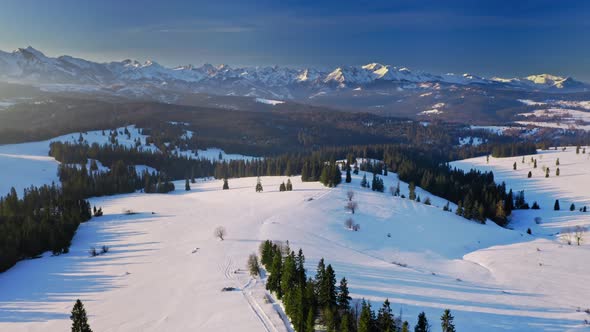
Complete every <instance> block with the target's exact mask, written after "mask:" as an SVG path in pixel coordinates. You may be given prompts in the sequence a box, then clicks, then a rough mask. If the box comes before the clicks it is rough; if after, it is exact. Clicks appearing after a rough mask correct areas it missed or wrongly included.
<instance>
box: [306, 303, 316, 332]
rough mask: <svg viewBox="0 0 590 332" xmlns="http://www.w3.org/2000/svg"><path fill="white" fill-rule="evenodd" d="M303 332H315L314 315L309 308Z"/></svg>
mask: <svg viewBox="0 0 590 332" xmlns="http://www.w3.org/2000/svg"><path fill="white" fill-rule="evenodd" d="M305 332H315V315H314V314H313V309H312V308H309V311H308V312H307V319H306V320H305Z"/></svg>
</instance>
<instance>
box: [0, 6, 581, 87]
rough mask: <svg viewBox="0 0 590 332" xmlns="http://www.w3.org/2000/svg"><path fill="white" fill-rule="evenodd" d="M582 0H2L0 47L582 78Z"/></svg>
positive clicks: (177, 60)
mask: <svg viewBox="0 0 590 332" xmlns="http://www.w3.org/2000/svg"><path fill="white" fill-rule="evenodd" d="M589 36H590V2H589V1H583V0H580V1H569V0H560V1H556V0H551V1H545V0H536V1H517V0H512V1H503V0H496V1H486V0H430V1H422V0H389V1H330V0H327V1H320V0H317V1H308V0H300V1H294V0H282V1H281V0H276V1H267V0H262V1H255V0H254V1H246V0H242V1H236V0H232V1H223V0H217V1H179V0H168V1H155V0H142V1H139V0H137V1H133V0H129V1H127V0H126V1H115V0H101V1H90V0H51V1H41V0H39V1H32V0H3V1H2V2H1V3H0V49H2V50H12V49H15V48H17V47H24V46H27V45H32V46H33V47H35V48H38V49H40V50H42V51H44V52H45V53H47V54H49V55H52V56H54V55H61V54H70V55H73V56H78V57H84V58H89V59H92V60H98V61H109V60H121V59H125V58H134V59H138V60H142V61H143V60H146V59H153V60H155V61H158V62H159V63H161V64H164V65H169V66H174V65H179V64H187V63H192V64H196V65H199V64H202V63H207V62H208V63H214V64H218V63H228V64H234V65H265V64H269V65H272V64H278V65H291V66H309V65H314V66H325V67H332V66H337V65H343V64H364V63H369V62H381V63H387V64H393V65H400V66H407V67H410V68H414V69H420V70H426V71H432V72H435V73H442V72H472V73H476V74H482V75H491V74H497V75H504V76H512V75H519V76H521V75H528V74H531V73H540V72H550V73H554V74H560V75H572V76H574V77H577V78H580V79H584V80H587V81H589V80H590V37H589Z"/></svg>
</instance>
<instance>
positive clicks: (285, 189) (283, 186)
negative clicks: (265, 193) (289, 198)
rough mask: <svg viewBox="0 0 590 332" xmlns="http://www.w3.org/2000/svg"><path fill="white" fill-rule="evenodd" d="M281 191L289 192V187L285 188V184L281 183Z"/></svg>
mask: <svg viewBox="0 0 590 332" xmlns="http://www.w3.org/2000/svg"><path fill="white" fill-rule="evenodd" d="M279 191H287V186H285V182H283V183H281V185H280V186H279Z"/></svg>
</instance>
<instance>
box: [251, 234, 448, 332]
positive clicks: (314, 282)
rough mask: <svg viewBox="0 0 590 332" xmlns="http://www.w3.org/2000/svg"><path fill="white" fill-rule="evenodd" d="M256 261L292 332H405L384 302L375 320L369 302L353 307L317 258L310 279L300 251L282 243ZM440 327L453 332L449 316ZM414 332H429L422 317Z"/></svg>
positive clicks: (266, 247)
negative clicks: (289, 323) (265, 272)
mask: <svg viewBox="0 0 590 332" xmlns="http://www.w3.org/2000/svg"><path fill="white" fill-rule="evenodd" d="M260 257H261V258H260V262H261V263H262V266H263V267H264V268H265V269H266V271H267V272H268V273H269V276H268V279H267V282H266V289H267V290H269V291H270V292H272V293H273V294H274V295H275V296H276V297H277V298H278V299H279V300H281V301H282V303H283V305H284V309H285V313H286V314H287V316H288V317H289V320H290V321H291V324H292V325H293V327H294V329H295V331H297V332H307V331H310V332H312V331H316V330H326V331H341V332H398V331H409V330H408V326H409V324H408V322H407V321H402V317H396V316H395V315H394V314H393V309H392V307H391V303H390V302H389V300H387V299H386V300H385V301H384V302H383V304H382V305H381V307H380V308H379V309H378V310H377V315H375V311H374V310H373V307H372V306H371V303H370V302H368V301H366V300H364V299H362V300H361V302H360V305H359V304H358V303H353V300H352V298H351V297H350V291H349V288H348V281H347V280H346V277H343V278H341V279H340V281H337V278H336V271H334V268H333V267H332V265H330V264H326V262H325V261H324V259H323V258H322V259H320V261H319V262H318V265H317V268H316V273H315V276H313V277H311V276H308V275H307V271H306V269H305V256H304V254H303V251H302V250H301V249H299V251H298V252H297V253H295V251H292V250H291V248H290V247H289V242H288V241H287V242H286V243H280V242H272V241H270V240H266V241H264V242H263V243H261V245H260ZM441 323H442V326H446V328H447V331H454V323H453V317H452V315H451V314H450V311H449V310H445V314H444V315H443V316H442V317H441ZM316 328H317V329H316ZM404 328H406V330H404ZM449 328H452V330H449ZM414 330H415V331H419V332H426V331H429V324H428V320H427V318H426V315H425V314H424V313H423V312H422V313H421V314H420V315H419V316H418V321H417V324H416V326H415V329H414Z"/></svg>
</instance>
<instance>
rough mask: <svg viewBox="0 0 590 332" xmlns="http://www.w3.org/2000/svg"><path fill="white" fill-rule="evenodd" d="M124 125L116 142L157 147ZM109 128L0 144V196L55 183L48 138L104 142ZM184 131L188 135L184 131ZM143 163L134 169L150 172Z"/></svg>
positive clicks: (213, 156) (209, 153)
mask: <svg viewBox="0 0 590 332" xmlns="http://www.w3.org/2000/svg"><path fill="white" fill-rule="evenodd" d="M124 129H125V127H122V128H117V129H116V131H117V132H118V133H119V134H118V135H117V143H118V144H119V145H123V146H126V147H129V148H131V147H134V146H135V141H136V140H137V139H138V140H139V141H140V142H141V146H140V147H139V148H140V149H141V150H143V151H158V148H157V147H156V146H154V145H153V144H151V145H147V144H146V138H147V136H146V135H142V134H141V132H140V129H138V128H136V127H135V126H127V130H128V131H129V134H130V135H129V137H128V136H127V135H125V134H124ZM109 133H110V131H109V130H105V131H104V134H103V131H101V130H97V131H89V132H84V133H72V134H66V135H63V136H59V137H55V138H52V139H50V140H46V141H41V142H30V143H20V144H6V145H0V170H1V172H0V196H4V195H5V194H6V193H8V192H9V191H10V188H11V187H14V188H15V189H16V191H17V193H18V194H19V195H22V193H23V190H24V189H25V188H28V187H30V186H31V185H36V186H40V185H43V184H51V183H52V182H55V183H56V184H59V179H58V177H57V168H58V165H59V162H57V161H56V160H55V159H54V158H53V157H49V156H48V155H49V145H50V143H51V142H71V143H78V142H80V137H82V140H83V142H85V143H87V144H93V143H97V144H100V145H103V144H108V143H109V142H110V141H109ZM185 135H192V133H191V132H190V131H187V132H186V133H185ZM176 152H177V153H178V154H179V155H183V156H187V157H190V158H203V159H209V160H220V154H221V160H238V159H247V160H250V159H253V158H254V157H250V156H243V155H240V154H227V153H225V152H224V151H223V150H221V149H217V148H207V149H204V150H197V153H196V154H195V153H194V152H193V151H182V150H180V149H178V148H177V150H176ZM146 167H147V166H143V165H137V167H136V168H137V169H138V170H139V171H142V170H144V169H148V170H149V171H150V172H152V171H154V169H153V168H146Z"/></svg>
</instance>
